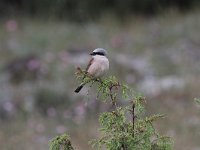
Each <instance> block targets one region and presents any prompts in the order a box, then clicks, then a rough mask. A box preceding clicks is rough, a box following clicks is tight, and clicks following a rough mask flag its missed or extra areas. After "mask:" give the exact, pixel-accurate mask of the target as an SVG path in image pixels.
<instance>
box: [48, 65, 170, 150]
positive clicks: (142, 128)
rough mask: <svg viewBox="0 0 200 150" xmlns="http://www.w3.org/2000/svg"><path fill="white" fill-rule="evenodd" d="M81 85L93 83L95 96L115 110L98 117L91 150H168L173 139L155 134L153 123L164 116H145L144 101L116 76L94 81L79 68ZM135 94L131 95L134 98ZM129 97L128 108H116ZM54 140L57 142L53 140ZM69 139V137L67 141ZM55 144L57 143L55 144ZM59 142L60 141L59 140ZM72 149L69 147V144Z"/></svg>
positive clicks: (78, 76) (58, 145) (57, 143)
mask: <svg viewBox="0 0 200 150" xmlns="http://www.w3.org/2000/svg"><path fill="white" fill-rule="evenodd" d="M76 76H77V78H78V79H80V80H81V84H91V86H92V85H93V84H94V83H95V84H96V85H97V91H98V95H99V94H101V97H100V98H103V102H109V101H110V102H111V104H112V105H113V106H114V110H112V111H111V112H103V113H102V114H101V115H100V117H99V123H100V125H101V128H100V132H101V137H100V138H99V139H93V140H91V141H90V142H89V143H90V144H91V145H92V147H93V148H94V149H104V148H106V149H107V150H171V149H172V140H171V138H170V137H167V136H162V135H160V134H158V133H157V131H156V129H155V127H154V125H153V123H154V122H155V121H156V120H157V119H160V118H163V117H164V116H163V115H159V114H158V115H150V116H145V107H144V106H145V103H146V101H145V98H144V97H143V96H141V95H139V94H135V93H134V92H133V91H132V90H131V89H130V88H129V87H128V86H127V85H124V84H121V83H120V82H119V81H118V80H117V79H116V78H115V77H113V76H111V77H108V78H105V79H97V78H93V77H91V76H88V75H87V73H86V72H84V71H82V70H81V69H80V68H78V71H77V73H76ZM133 93H134V95H133ZM123 98H126V99H127V98H129V99H130V100H129V101H130V103H129V104H128V105H127V106H118V99H123ZM55 139H56V140H55ZM55 139H54V140H53V142H51V147H56V148H58V149H50V150H59V147H60V145H62V143H63V142H61V143H59V142H57V141H59V140H57V139H60V137H57V138H55ZM66 139H67V140H69V138H68V137H67V138H66ZM55 141H56V142H55ZM61 141H62V140H61ZM70 146H71V145H70Z"/></svg>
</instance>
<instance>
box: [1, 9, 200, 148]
mask: <svg viewBox="0 0 200 150" xmlns="http://www.w3.org/2000/svg"><path fill="white" fill-rule="evenodd" d="M0 22H1V23H0V54H1V55H0V69H1V72H0V122H1V123H0V145H1V149H2V150H8V149H9V150H35V149H38V150H44V149H48V141H49V140H50V139H51V138H52V137H54V136H55V135H57V134H61V133H64V132H68V133H70V134H71V138H72V141H73V142H72V143H73V145H74V147H75V148H77V149H80V150H81V149H83V150H84V149H88V150H89V149H90V146H89V145H88V143H87V141H88V140H89V139H92V138H94V137H97V136H98V131H97V130H96V129H97V127H98V122H97V119H96V118H97V116H98V114H99V113H100V112H102V111H103V110H106V109H107V108H108V106H105V104H101V102H97V101H96V100H95V97H92V98H91V97H88V96H87V93H88V92H87V88H85V89H84V90H83V91H82V93H81V94H79V95H76V94H75V93H74V92H73V91H74V89H75V87H76V86H77V84H78V83H77V82H76V79H75V77H74V72H75V67H76V66H78V65H80V66H82V67H83V66H85V65H86V64H85V63H86V62H87V61H88V59H89V56H88V53H89V52H90V51H92V50H93V49H94V48H97V47H102V48H105V49H107V50H108V52H109V58H110V60H111V62H110V63H111V70H110V73H109V74H110V75H113V74H114V75H116V76H117V77H118V78H120V80H121V81H125V82H127V83H128V84H129V85H130V86H132V87H133V88H134V89H135V90H136V91H139V92H141V93H144V95H145V96H146V97H147V109H148V111H147V114H150V113H164V114H166V115H167V116H168V117H167V118H166V119H164V120H160V121H159V122H158V123H157V124H156V126H157V127H158V129H160V131H161V132H162V133H164V134H167V135H170V136H172V137H173V138H174V148H175V149H176V150H198V149H200V143H199V138H200V118H199V113H200V108H198V107H197V106H196V105H195V103H194V101H193V99H194V98H195V97H200V93H199V89H200V76H199V73H200V67H199V66H200V43H199V41H200V34H199V33H200V11H199V10H193V11H191V12H188V13H185V14H179V13H178V12H176V11H171V12H168V13H165V14H162V15H158V16H155V17H152V18H145V17H138V16H132V17H130V19H129V20H126V21H124V22H122V21H118V20H117V19H115V18H113V17H112V16H106V17H104V18H102V19H100V20H99V21H97V22H88V23H82V24H79V25H77V24H75V23H69V22H67V21H56V22H55V21H51V20H48V21H46V20H42V19H40V20H37V19H27V18H23V17H20V18H9V19H2V20H0ZM90 93H91V91H89V94H90Z"/></svg>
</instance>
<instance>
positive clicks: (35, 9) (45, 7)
mask: <svg viewBox="0 0 200 150" xmlns="http://www.w3.org/2000/svg"><path fill="white" fill-rule="evenodd" d="M199 4H200V3H199V1H198V0H181V1H180V0H128V1H120V0H109V1H107V0H95V1H94V0H84V1H82V0H42V1H41V0H32V1H26V0H2V1H1V3H0V10H1V16H4V15H11V16H12V15H16V12H17V14H21V15H25V16H27V15H28V16H35V17H45V18H49V17H50V18H60V19H66V18H67V19H70V20H73V21H85V20H88V19H91V18H92V19H93V20H96V19H97V18H99V16H101V15H104V14H106V13H113V14H116V15H117V16H118V17H119V18H124V17H128V16H129V15H130V14H134V13H138V14H146V15H152V14H156V13H158V12H161V11H163V10H166V9H169V8H171V7H174V8H178V9H179V10H181V11H185V10H188V9H191V8H192V7H193V6H196V5H199ZM127 15H128V16H127Z"/></svg>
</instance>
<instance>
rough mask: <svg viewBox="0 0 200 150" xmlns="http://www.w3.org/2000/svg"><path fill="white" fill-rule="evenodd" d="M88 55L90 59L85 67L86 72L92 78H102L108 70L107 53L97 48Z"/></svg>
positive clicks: (80, 87) (78, 89)
mask: <svg viewBox="0 0 200 150" xmlns="http://www.w3.org/2000/svg"><path fill="white" fill-rule="evenodd" d="M90 55H91V56H92V58H91V60H90V61H89V63H88V65H87V68H86V72H87V73H88V74H89V75H90V76H92V77H94V78H99V77H102V76H103V75H104V74H105V73H106V72H107V71H108V69H109V61H108V58H107V57H106V55H107V51H106V50H105V49H103V48H97V49H95V50H94V51H93V52H92V53H90ZM84 85H85V83H82V84H81V85H80V86H79V87H78V88H77V89H76V90H75V91H74V92H76V93H78V92H80V90H81V89H82V88H83V86H84Z"/></svg>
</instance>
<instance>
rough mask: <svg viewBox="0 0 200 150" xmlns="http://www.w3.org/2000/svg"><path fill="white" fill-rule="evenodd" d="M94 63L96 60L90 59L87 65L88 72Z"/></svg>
mask: <svg viewBox="0 0 200 150" xmlns="http://www.w3.org/2000/svg"><path fill="white" fill-rule="evenodd" d="M93 61H94V58H92V59H90V61H89V63H88V65H87V68H86V72H87V71H88V69H89V68H90V66H91V64H92V62H93Z"/></svg>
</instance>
